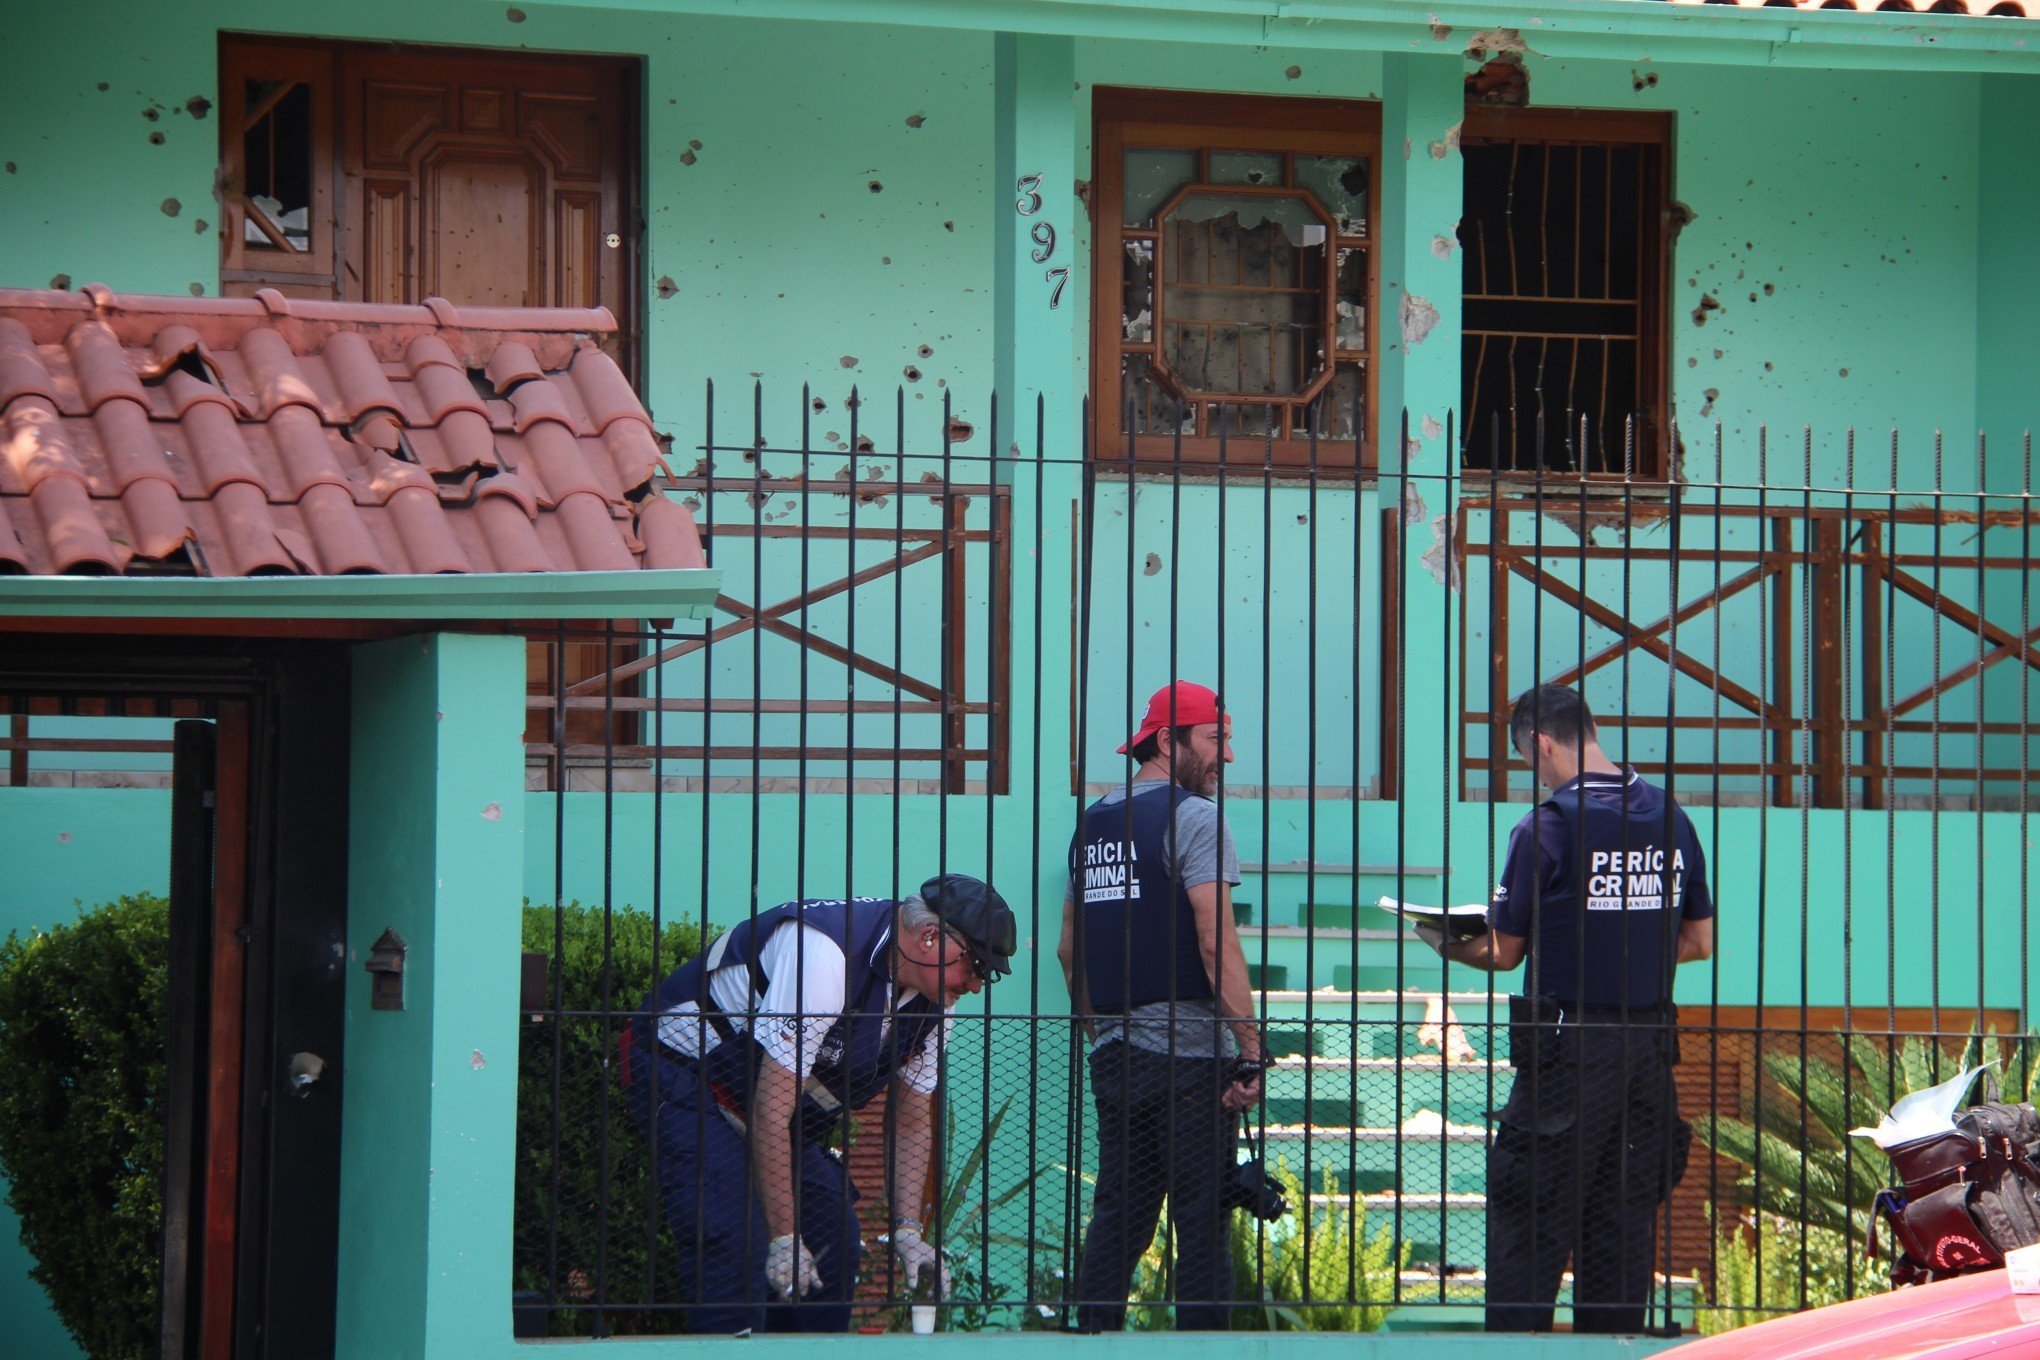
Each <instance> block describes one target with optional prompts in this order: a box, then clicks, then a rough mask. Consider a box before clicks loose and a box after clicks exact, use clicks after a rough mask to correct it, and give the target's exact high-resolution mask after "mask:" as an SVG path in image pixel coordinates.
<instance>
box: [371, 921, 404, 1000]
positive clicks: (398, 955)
mask: <svg viewBox="0 0 2040 1360" xmlns="http://www.w3.org/2000/svg"><path fill="white" fill-rule="evenodd" d="M409 949H410V946H409V945H407V944H405V943H404V937H403V936H401V935H399V934H397V932H396V931H394V930H385V931H383V933H382V934H380V935H378V936H376V940H375V943H374V944H372V945H370V946H369V947H368V962H366V963H364V964H362V965H361V966H362V967H363V968H365V969H367V970H368V975H369V977H370V978H371V979H373V981H372V982H371V983H370V984H369V993H368V1008H369V1009H370V1010H373V1011H400V1010H402V1009H404V955H405V953H406V952H407V951H408V950H409Z"/></svg>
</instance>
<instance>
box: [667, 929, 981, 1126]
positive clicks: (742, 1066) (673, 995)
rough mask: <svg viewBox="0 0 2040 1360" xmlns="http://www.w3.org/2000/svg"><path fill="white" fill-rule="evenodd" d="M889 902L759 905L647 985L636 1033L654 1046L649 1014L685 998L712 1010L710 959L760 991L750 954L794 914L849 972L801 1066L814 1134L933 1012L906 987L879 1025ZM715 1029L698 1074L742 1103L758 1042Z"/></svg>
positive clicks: (856, 1103) (890, 1066)
mask: <svg viewBox="0 0 2040 1360" xmlns="http://www.w3.org/2000/svg"><path fill="white" fill-rule="evenodd" d="M895 906H896V904H895V903H893V902H891V901H889V900H887V899H885V898H879V897H859V898H855V899H853V900H851V901H848V902H837V901H817V900H810V901H806V902H788V903H786V904H785V905H784V906H778V907H774V908H772V909H771V910H770V911H761V912H759V913H758V914H757V915H756V916H754V917H752V918H751V919H749V920H747V921H743V922H740V923H739V924H737V925H736V926H734V927H732V928H731V929H730V930H729V932H728V933H727V934H725V935H724V936H723V937H722V938H721V939H719V940H717V941H716V942H715V943H714V944H713V945H711V946H710V947H709V948H708V949H706V950H704V951H703V952H702V953H700V954H698V955H696V956H695V957H694V958H692V959H690V960H689V961H688V962H687V963H685V964H683V965H682V966H681V967H679V968H677V969H675V970H674V971H673V972H672V973H671V974H669V975H668V976H667V978H666V980H665V981H664V982H661V983H660V984H659V985H658V986H657V987H656V988H654V989H653V991H652V994H651V995H650V996H649V997H647V998H646V1000H645V1011H646V1013H647V1019H648V1020H649V1021H650V1022H651V1023H650V1024H649V1025H648V1026H647V1029H648V1030H649V1033H647V1034H646V1035H645V1036H644V1037H645V1038H647V1039H649V1040H651V1041H652V1042H653V1043H654V1044H655V1045H657V1017H658V1016H660V1015H662V1014H664V1013H665V1012H667V1011H669V1010H671V1009H672V1008H673V1007H675V1006H677V1005H680V1004H681V1003H683V1002H687V1001H692V1002H695V1003H696V1004H698V1005H699V1006H700V1007H701V1009H702V1012H703V1014H704V1015H709V1016H711V1017H713V1016H715V1015H717V1014H718V1013H719V1012H718V1011H717V1009H716V1007H715V1005H714V1003H713V1002H711V1001H710V1000H709V996H708V980H709V974H710V972H711V971H712V970H713V969H714V968H726V967H729V966H732V965H745V966H748V967H750V969H751V983H752V986H751V990H752V995H753V997H758V998H762V997H763V995H764V993H765V987H766V984H767V983H768V982H769V979H768V978H767V977H766V976H765V973H764V971H763V970H762V969H761V968H760V967H759V966H758V963H757V958H758V954H759V953H760V952H761V951H762V949H763V947H764V944H765V942H766V940H768V939H770V938H771V936H772V933H773V932H774V931H775V930H778V929H779V928H780V927H781V926H788V925H793V924H795V923H797V924H798V925H804V926H809V927H812V928H813V929H815V930H819V931H821V932H822V933H823V934H824V935H826V936H828V937H829V938H830V939H831V940H833V941H834V942H835V943H836V944H837V945H838V946H840V947H841V948H842V950H843V955H844V958H845V960H846V961H847V964H848V969H849V972H848V976H847V977H846V978H845V985H844V989H843V996H844V1002H843V1015H842V1016H841V1017H840V1018H839V1019H838V1020H837V1021H836V1023H835V1024H834V1025H833V1026H831V1027H830V1029H829V1031H828V1033H827V1034H826V1035H825V1036H824V1037H823V1039H822V1044H821V1049H820V1051H819V1053H818V1054H817V1055H816V1058H815V1062H814V1066H813V1068H812V1069H811V1071H810V1072H809V1087H810V1089H809V1092H808V1096H807V1098H806V1100H805V1102H804V1104H805V1107H806V1108H805V1111H804V1115H803V1127H804V1131H805V1134H806V1136H808V1137H810V1138H813V1137H819V1136H820V1135H821V1134H822V1133H823V1132H826V1129H827V1126H828V1125H829V1124H832V1123H833V1122H834V1119H835V1116H836V1115H837V1114H839V1113H840V1112H842V1111H844V1110H855V1109H858V1108H859V1107H861V1106H863V1105H864V1104H865V1103H866V1102H868V1101H869V1100H870V1099H871V1098H872V1097H873V1096H875V1095H877V1094H878V1093H879V1092H880V1091H882V1090H884V1089H885V1088H886V1085H887V1083H889V1082H890V1081H891V1080H892V1078H893V1075H894V1074H895V1073H896V1072H898V1071H899V1069H900V1067H901V1066H902V1065H904V1064H905V1063H906V1061H907V1060H908V1059H909V1058H911V1057H912V1056H913V1055H914V1054H915V1053H917V1052H919V1051H920V1049H921V1046H922V1045H923V1044H924V1043H926V1042H927V1039H928V1032H929V1030H930V1029H932V1028H933V1027H934V1026H935V1025H937V1024H939V1023H940V1022H941V1019H942V1013H941V1011H940V1010H938V1009H937V1007H936V1005H935V1003H934V1002H933V1001H932V1000H930V999H929V998H928V997H926V996H916V997H915V998H914V999H913V1000H912V1001H909V1002H908V1003H907V1004H906V1005H904V1006H901V1007H900V1008H899V1009H898V1010H897V1011H895V1012H894V1013H893V1017H892V1024H891V1026H890V1027H889V1028H888V1027H887V1026H886V1024H885V995H886V992H885V988H886V983H887V981H888V978H889V969H890V965H891V957H890V956H891V952H892V929H893V914H894V911H895ZM729 1014H730V1015H731V1016H732V1017H734V1016H735V1015H736V1013H735V1012H730V1013H729ZM705 1023H706V1024H707V1026H708V1028H710V1029H711V1030H713V1031H714V1032H716V1033H717V1034H718V1035H719V1036H721V1028H720V1027H719V1026H717V1025H715V1024H714V1022H713V1020H712V1019H711V1020H710V1021H708V1022H705ZM758 1023H759V1024H767V1025H769V1024H787V1023H791V1021H790V1019H784V1018H781V1017H777V1016H774V1017H772V1018H770V1019H768V1018H765V1017H760V1018H759V1021H758ZM882 1030H883V1031H884V1033H883V1034H881V1031H882ZM721 1037H722V1042H720V1043H718V1044H717V1045H716V1046H715V1047H714V1048H712V1049H710V1050H709V1052H708V1056H707V1057H706V1058H705V1059H703V1060H702V1069H703V1076H704V1077H705V1078H706V1079H707V1081H708V1082H709V1084H710V1085H711V1086H713V1087H715V1088H718V1089H719V1090H720V1091H721V1092H722V1093H723V1094H724V1095H726V1096H727V1097H728V1098H730V1099H733V1100H735V1101H737V1102H738V1103H740V1104H741V1105H742V1106H743V1107H744V1108H745V1109H747V1110H748V1109H749V1108H750V1107H751V1092H752V1088H753V1083H754V1082H755V1081H756V1079H757V1074H758V1064H759V1062H760V1061H762V1060H763V1058H764V1056H765V1051H764V1050H763V1049H762V1048H760V1047H759V1046H758V1044H757V1043H756V1042H755V1041H754V1040H752V1039H751V1038H750V1036H749V1035H748V1034H747V1033H745V1032H744V1031H742V1030H737V1031H735V1033H734V1035H733V1036H721ZM658 1047H659V1048H660V1049H661V1050H663V1051H664V1052H665V1053H666V1054H667V1055H669V1056H677V1055H674V1054H673V1051H672V1050H671V1049H666V1048H664V1046H663V1045H658ZM816 1085H819V1086H820V1087H821V1088H822V1089H823V1090H824V1091H826V1092H827V1093H828V1095H829V1097H831V1100H830V1101H818V1100H816V1099H815V1098H814V1095H813V1091H812V1087H813V1086H816Z"/></svg>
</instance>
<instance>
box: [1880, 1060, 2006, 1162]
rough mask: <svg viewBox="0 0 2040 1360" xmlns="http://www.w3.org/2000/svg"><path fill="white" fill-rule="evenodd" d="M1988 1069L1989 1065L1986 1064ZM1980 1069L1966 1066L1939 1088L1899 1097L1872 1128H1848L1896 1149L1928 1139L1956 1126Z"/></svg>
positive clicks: (1885, 1146) (1884, 1146) (1883, 1145)
mask: <svg viewBox="0 0 2040 1360" xmlns="http://www.w3.org/2000/svg"><path fill="white" fill-rule="evenodd" d="M1985 1066H1989V1064H1987V1063H1986V1064H1985ZM1982 1070H1983V1068H1982V1067H1967V1068H1964V1069H1963V1070H1962V1071H1961V1072H1959V1073H1957V1074H1956V1075H1954V1076H1952V1077H1950V1078H1948V1080H1946V1081H1944V1082H1942V1083H1941V1084H1940V1085H1939V1086H1929V1087H1927V1088H1926V1089H1925V1090H1924V1091H1913V1092H1911V1093H1910V1094H1908V1095H1903V1096H1900V1097H1899V1098H1898V1099H1897V1101H1895V1102H1894V1103H1893V1104H1892V1107H1891V1112H1890V1113H1889V1114H1887V1115H1885V1116H1884V1117H1883V1118H1882V1119H1880V1120H1878V1121H1877V1127H1876V1128H1874V1129H1850V1130H1849V1132H1850V1133H1851V1134H1852V1135H1854V1136H1855V1137H1858V1138H1868V1139H1869V1140H1870V1141H1871V1142H1873V1143H1875V1144H1877V1146H1879V1147H1881V1148H1888V1147H1896V1146H1898V1145H1899V1144H1900V1143H1910V1142H1912V1141H1913V1140H1915V1139H1918V1138H1930V1137H1932V1136H1933V1135H1934V1134H1937V1133H1946V1132H1948V1131H1949V1130H1950V1129H1952V1128H1954V1127H1955V1111H1956V1110H1958V1109H1960V1108H1961V1107H1962V1098H1963V1097H1964V1096H1966V1095H1968V1094H1969V1083H1970V1082H1972V1081H1974V1080H1976V1074H1977V1073H1978V1072H1981V1071H1982Z"/></svg>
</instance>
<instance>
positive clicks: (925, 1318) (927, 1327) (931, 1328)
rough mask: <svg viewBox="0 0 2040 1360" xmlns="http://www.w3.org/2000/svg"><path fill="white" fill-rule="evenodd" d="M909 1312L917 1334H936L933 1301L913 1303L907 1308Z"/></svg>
mask: <svg viewBox="0 0 2040 1360" xmlns="http://www.w3.org/2000/svg"><path fill="white" fill-rule="evenodd" d="M907 1312H908V1314H909V1315H910V1316H911V1318H912V1320H913V1324H914V1335H915V1336H933V1335H935V1305H934V1304H932V1303H916V1304H912V1305H910V1306H909V1307H908V1308H907Z"/></svg>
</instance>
